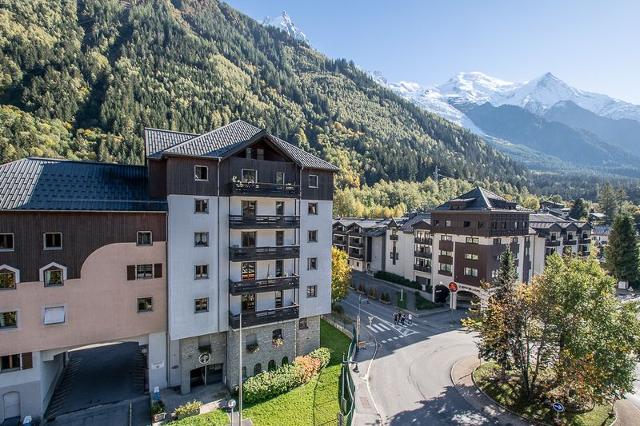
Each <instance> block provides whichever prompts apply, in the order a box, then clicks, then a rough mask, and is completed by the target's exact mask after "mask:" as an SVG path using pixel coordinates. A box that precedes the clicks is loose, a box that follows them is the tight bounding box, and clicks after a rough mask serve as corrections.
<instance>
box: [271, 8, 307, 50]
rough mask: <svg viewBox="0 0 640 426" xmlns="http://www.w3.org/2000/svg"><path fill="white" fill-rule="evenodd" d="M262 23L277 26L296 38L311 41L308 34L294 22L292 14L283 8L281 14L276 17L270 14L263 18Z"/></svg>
mask: <svg viewBox="0 0 640 426" xmlns="http://www.w3.org/2000/svg"><path fill="white" fill-rule="evenodd" d="M262 25H265V26H270V27H276V28H278V29H280V30H282V31H284V32H285V33H287V34H288V35H290V36H291V37H293V38H295V39H296V40H299V41H304V42H306V43H309V39H307V36H306V35H305V34H304V33H303V32H302V30H300V29H299V28H298V27H296V25H295V24H294V23H293V20H292V19H291V16H289V14H288V13H287V11H286V10H283V11H282V13H281V14H280V16H276V17H274V18H271V17H269V16H267V17H265V18H264V19H263V20H262Z"/></svg>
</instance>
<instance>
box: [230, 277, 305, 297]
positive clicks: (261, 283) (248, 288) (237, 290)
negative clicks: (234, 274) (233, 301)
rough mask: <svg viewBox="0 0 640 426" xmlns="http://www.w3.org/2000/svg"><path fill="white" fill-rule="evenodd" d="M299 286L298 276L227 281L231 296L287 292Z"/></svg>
mask: <svg viewBox="0 0 640 426" xmlns="http://www.w3.org/2000/svg"><path fill="white" fill-rule="evenodd" d="M299 285H300V277H299V276H298V275H290V276H288V277H275V278H264V279H261V280H244V281H233V280H229V291H230V292H231V294H232V295H234V296H238V295H241V294H249V293H263V292H265V291H277V290H289V289H292V288H298V287H299Z"/></svg>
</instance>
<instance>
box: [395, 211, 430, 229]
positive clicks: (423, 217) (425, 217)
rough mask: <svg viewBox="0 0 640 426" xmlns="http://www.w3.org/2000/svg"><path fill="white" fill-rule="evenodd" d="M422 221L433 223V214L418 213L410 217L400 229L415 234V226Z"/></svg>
mask: <svg viewBox="0 0 640 426" xmlns="http://www.w3.org/2000/svg"><path fill="white" fill-rule="evenodd" d="M421 221H426V222H431V213H416V214H413V215H411V216H409V217H408V218H407V220H405V221H404V223H403V224H402V226H401V227H400V229H401V230H402V231H404V232H413V225H415V224H416V223H418V222H421Z"/></svg>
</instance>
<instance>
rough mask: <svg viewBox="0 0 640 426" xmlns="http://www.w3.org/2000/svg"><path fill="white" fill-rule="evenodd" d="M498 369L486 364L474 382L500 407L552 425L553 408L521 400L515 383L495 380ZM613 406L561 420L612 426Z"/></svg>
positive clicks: (583, 425) (564, 416)
mask: <svg viewBox="0 0 640 426" xmlns="http://www.w3.org/2000/svg"><path fill="white" fill-rule="evenodd" d="M497 372H498V368H497V366H496V364H494V363H491V362H485V363H483V364H482V365H481V366H479V367H478V368H477V369H476V370H475V371H474V372H473V380H474V381H475V382H476V384H477V385H478V386H479V387H480V388H481V389H482V390H483V391H485V392H486V393H487V395H489V396H490V397H491V398H493V399H494V400H495V401H497V402H498V403H499V404H500V405H502V406H504V407H507V408H509V409H510V410H513V411H515V412H516V413H519V414H520V415H522V416H523V417H526V418H528V419H532V420H536V421H543V422H545V423H549V424H550V423H552V422H553V417H554V412H553V410H552V409H551V407H549V406H546V405H541V404H540V403H535V404H532V403H530V402H527V401H523V400H522V399H521V398H519V396H518V394H517V392H516V389H515V386H516V384H515V383H501V382H498V381H496V380H493V378H494V377H495V376H496V374H497ZM610 412H611V406H609V405H599V406H596V407H595V408H594V409H593V410H591V411H587V412H584V413H563V414H561V418H562V419H564V420H565V422H566V423H564V424H566V425H570V426H601V425H610V424H611V423H612V422H613V417H612V416H610Z"/></svg>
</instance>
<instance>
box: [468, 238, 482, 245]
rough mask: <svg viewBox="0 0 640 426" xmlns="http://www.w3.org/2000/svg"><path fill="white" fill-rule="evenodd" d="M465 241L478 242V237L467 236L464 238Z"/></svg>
mask: <svg viewBox="0 0 640 426" xmlns="http://www.w3.org/2000/svg"><path fill="white" fill-rule="evenodd" d="M466 242H467V244H480V238H478V237H467V238H466Z"/></svg>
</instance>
